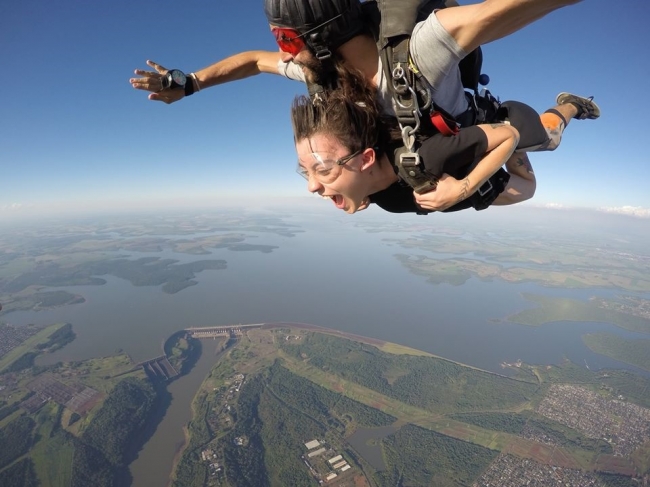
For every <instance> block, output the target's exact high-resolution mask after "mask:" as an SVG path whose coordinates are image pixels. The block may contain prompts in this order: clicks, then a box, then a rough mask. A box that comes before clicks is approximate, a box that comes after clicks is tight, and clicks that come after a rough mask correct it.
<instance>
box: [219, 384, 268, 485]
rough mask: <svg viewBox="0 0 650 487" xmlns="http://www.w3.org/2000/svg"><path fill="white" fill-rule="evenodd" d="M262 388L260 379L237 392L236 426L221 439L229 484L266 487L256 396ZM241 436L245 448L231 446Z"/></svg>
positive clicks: (265, 471) (266, 480)
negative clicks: (244, 442) (222, 440)
mask: <svg viewBox="0 0 650 487" xmlns="http://www.w3.org/2000/svg"><path fill="white" fill-rule="evenodd" d="M263 389H264V382H263V381H262V378H261V377H259V376H258V377H254V378H252V379H251V380H249V381H248V382H247V383H246V384H245V386H244V387H243V388H242V389H241V392H240V395H239V400H238V401H237V414H238V418H237V423H236V424H235V427H234V429H233V431H232V432H230V433H228V435H227V436H226V437H225V439H224V458H225V460H226V464H227V465H228V468H227V469H226V476H227V478H228V481H229V482H232V483H233V485H237V486H241V487H249V486H250V487H266V486H269V485H270V483H269V481H268V478H269V476H268V472H267V470H266V466H265V464H264V443H263V440H262V421H261V420H260V417H259V415H258V406H259V402H260V395H261V394H262V391H263ZM237 437H245V438H246V439H247V442H248V444H247V446H246V448H242V447H240V446H238V445H235V438H237Z"/></svg>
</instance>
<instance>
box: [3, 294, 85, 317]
mask: <svg viewBox="0 0 650 487" xmlns="http://www.w3.org/2000/svg"><path fill="white" fill-rule="evenodd" d="M0 298H1V302H2V313H9V312H10V311H27V310H42V309H48V308H56V307H58V306H66V305H68V304H78V303H83V302H85V301H86V300H85V299H84V298H83V297H82V296H79V295H78V294H72V293H69V292H67V291H43V292H29V290H26V291H24V292H22V293H20V294H12V295H7V296H6V297H2V296H0Z"/></svg>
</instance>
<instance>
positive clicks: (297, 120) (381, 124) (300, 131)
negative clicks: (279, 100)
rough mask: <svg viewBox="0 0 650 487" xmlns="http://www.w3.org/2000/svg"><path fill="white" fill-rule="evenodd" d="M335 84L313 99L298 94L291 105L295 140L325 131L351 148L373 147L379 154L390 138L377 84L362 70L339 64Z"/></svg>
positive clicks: (351, 150)
mask: <svg viewBox="0 0 650 487" xmlns="http://www.w3.org/2000/svg"><path fill="white" fill-rule="evenodd" d="M337 70H338V73H337V87H336V89H333V90H329V91H327V92H326V93H325V95H324V96H323V97H322V99H321V100H319V101H316V102H314V103H312V100H310V99H309V98H308V97H306V96H298V97H296V98H295V99H294V101H293V104H292V106H291V124H292V126H293V136H294V140H295V141H296V142H297V141H299V140H303V139H308V138H311V137H313V136H314V135H316V134H327V135H330V136H332V137H334V138H336V139H337V140H339V141H340V142H341V144H343V145H344V146H345V147H346V148H347V149H348V150H349V151H350V152H356V151H358V150H363V149H366V148H368V147H372V148H374V149H375V151H376V152H377V156H378V157H379V156H381V155H382V154H383V153H385V152H386V147H387V144H388V143H389V141H390V133H389V130H388V126H389V125H390V123H389V121H388V120H386V119H384V118H383V116H382V109H381V105H380V104H379V101H378V97H377V90H376V88H374V87H372V86H370V85H369V83H368V82H367V81H366V79H365V78H364V76H363V74H361V73H360V72H357V71H350V70H347V69H344V68H342V67H339V68H338V69H337Z"/></svg>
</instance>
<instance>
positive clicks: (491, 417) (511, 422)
mask: <svg viewBox="0 0 650 487" xmlns="http://www.w3.org/2000/svg"><path fill="white" fill-rule="evenodd" d="M449 417H450V418H451V419H455V420H456V421H462V422H463V423H469V424H475V425H476V426H480V427H481V428H485V429H489V430H494V431H503V432H504V433H512V434H515V435H516V434H519V433H521V430H522V429H524V426H526V422H527V421H528V419H529V418H530V414H529V413H523V414H518V413H492V412H490V413H459V414H450V415H449Z"/></svg>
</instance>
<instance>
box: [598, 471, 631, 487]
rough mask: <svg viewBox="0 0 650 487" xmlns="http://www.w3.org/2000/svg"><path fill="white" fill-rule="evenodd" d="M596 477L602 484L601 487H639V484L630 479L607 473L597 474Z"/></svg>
mask: <svg viewBox="0 0 650 487" xmlns="http://www.w3.org/2000/svg"><path fill="white" fill-rule="evenodd" d="M596 477H598V480H600V481H601V482H602V484H603V487H639V482H638V481H637V480H635V479H633V478H632V477H625V476H623V475H614V474H609V473H597V474H596Z"/></svg>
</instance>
